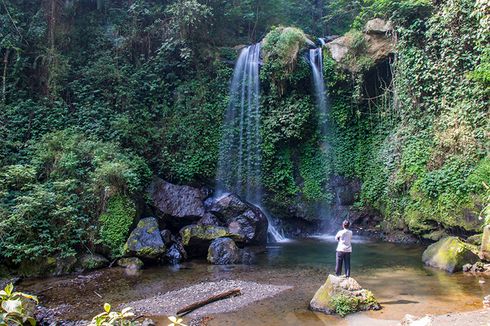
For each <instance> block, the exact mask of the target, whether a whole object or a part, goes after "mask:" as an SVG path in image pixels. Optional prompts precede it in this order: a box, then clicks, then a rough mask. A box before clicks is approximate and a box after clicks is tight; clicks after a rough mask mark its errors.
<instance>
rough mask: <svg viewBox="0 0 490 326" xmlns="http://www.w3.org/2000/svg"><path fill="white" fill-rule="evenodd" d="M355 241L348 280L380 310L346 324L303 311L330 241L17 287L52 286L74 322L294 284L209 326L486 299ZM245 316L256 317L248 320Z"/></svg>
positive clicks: (327, 262) (466, 279)
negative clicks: (168, 299) (215, 288)
mask: <svg viewBox="0 0 490 326" xmlns="http://www.w3.org/2000/svg"><path fill="white" fill-rule="evenodd" d="M357 240H359V241H356V242H355V243H354V244H353V254H352V276H353V277H354V278H356V279H357V280H358V281H359V282H360V283H361V285H362V286H364V287H366V288H368V289H370V290H372V291H373V293H374V294H375V296H376V297H377V298H378V300H379V301H380V302H382V303H383V309H382V310H381V311H376V312H365V313H360V314H355V315H354V316H351V317H348V318H346V319H340V318H338V317H332V316H325V315H323V314H319V313H313V312H310V311H308V310H307V307H308V303H309V300H310V299H311V298H312V296H313V294H314V293H315V291H316V290H317V289H318V287H319V286H320V285H321V284H322V283H323V282H324V281H325V279H326V277H327V275H328V274H329V273H332V272H333V270H334V264H335V247H336V243H335V242H332V241H328V239H327V240H326V239H321V238H320V239H318V238H315V239H307V240H297V241H293V242H289V243H281V244H274V245H270V246H267V247H266V248H265V249H262V250H259V251H257V253H256V255H257V257H256V263H255V264H253V265H233V266H213V265H208V264H206V263H205V262H204V261H192V262H188V263H185V264H182V265H180V266H178V267H175V266H174V267H170V266H162V267H153V268H150V269H146V270H144V271H142V272H141V273H140V274H139V275H134V276H132V275H126V274H125V273H124V270H123V269H119V268H112V269H107V270H104V271H101V272H95V274H94V273H92V274H90V275H93V276H94V277H93V279H90V280H89V281H82V282H80V281H79V278H76V277H64V278H52V279H44V280H27V281H24V282H23V283H22V284H21V289H22V290H26V291H31V292H36V293H39V292H40V291H42V290H43V289H47V288H50V289H49V290H48V291H45V292H44V293H43V294H42V297H41V299H42V301H43V302H44V303H45V304H46V305H48V306H51V307H54V306H58V305H60V304H61V303H63V302H67V303H68V308H67V310H66V311H65V312H64V315H65V316H68V317H69V318H73V319H76V318H80V317H81V318H89V317H90V316H91V315H93V314H94V313H96V312H100V307H101V306H102V304H103V303H104V302H110V303H112V304H113V305H119V304H124V303H125V302H129V301H133V300H138V299H143V298H146V297H150V296H154V295H156V294H158V293H165V292H167V291H172V290H176V289H179V288H182V287H185V286H188V285H191V284H195V283H198V282H204V281H217V280H221V279H240V280H245V281H255V282H258V283H271V284H277V285H292V286H294V288H293V289H292V290H289V291H286V292H284V293H282V294H280V295H278V296H276V297H274V298H271V299H267V300H263V301H259V302H258V303H255V304H252V305H250V306H247V307H246V308H244V309H242V310H240V311H236V312H232V313H227V314H221V315H218V316H215V319H214V320H213V321H212V322H211V325H250V324H252V323H255V324H268V325H303V324H307V325H326V324H328V325H332V324H333V325H344V324H345V325H349V324H351V325H352V324H354V325H355V324H358V323H363V324H364V325H368V324H369V325H371V324H379V325H383V324H387V321H389V320H400V319H401V318H403V317H404V315H405V314H407V313H410V314H414V315H423V314H426V313H433V314H443V313H447V312H451V311H465V310H473V309H479V308H481V307H482V298H483V296H484V295H487V294H489V293H490V279H486V282H485V283H480V282H479V280H480V279H482V278H481V277H474V276H467V275H464V274H456V275H451V274H447V273H445V272H443V271H439V270H435V269H430V268H426V267H424V266H423V265H422V263H421V255H422V251H423V248H422V247H419V246H402V245H395V244H389V243H378V242H369V241H361V240H362V239H357ZM95 292H97V293H98V294H100V295H101V296H102V298H99V297H98V296H97V295H96V294H94V293H95ZM250 316H254V319H253V320H252V321H251V319H250ZM359 318H361V319H362V321H360V320H359Z"/></svg>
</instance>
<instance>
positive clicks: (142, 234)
mask: <svg viewBox="0 0 490 326" xmlns="http://www.w3.org/2000/svg"><path fill="white" fill-rule="evenodd" d="M124 252H125V254H127V255H131V256H137V257H140V258H146V259H156V258H158V257H160V256H163V254H165V243H164V242H163V239H162V235H161V234H160V230H159V229H158V222H157V220H156V219H155V218H154V217H147V218H144V219H141V220H140V221H139V222H138V226H137V227H136V229H134V230H133V232H131V234H130V235H129V238H128V241H127V242H126V245H125V246H124Z"/></svg>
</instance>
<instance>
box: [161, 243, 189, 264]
mask: <svg viewBox="0 0 490 326" xmlns="http://www.w3.org/2000/svg"><path fill="white" fill-rule="evenodd" d="M165 257H166V258H167V260H168V262H169V263H170V264H172V265H176V264H179V263H180V262H181V261H183V260H186V259H187V252H186V251H185V249H184V246H183V245H182V243H180V242H176V243H174V244H172V245H171V246H170V248H169V249H168V251H167V253H166V254H165Z"/></svg>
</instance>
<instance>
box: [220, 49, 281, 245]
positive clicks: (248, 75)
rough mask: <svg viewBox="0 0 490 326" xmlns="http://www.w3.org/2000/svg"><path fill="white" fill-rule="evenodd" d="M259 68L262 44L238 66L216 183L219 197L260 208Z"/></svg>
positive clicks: (278, 237)
mask: <svg viewBox="0 0 490 326" xmlns="http://www.w3.org/2000/svg"><path fill="white" fill-rule="evenodd" d="M259 64H260V43H257V44H253V45H250V46H247V47H246V48H244V49H243V50H242V51H241V53H240V56H239V57H238V61H237V62H236V65H235V70H234V71H233V78H232V81H231V86H230V100H229V104H228V109H227V112H226V115H225V121H224V124H223V138H222V140H221V143H220V152H219V154H220V156H219V162H218V173H217V180H216V188H217V195H218V196H219V195H221V194H224V193H226V192H230V191H231V192H234V193H236V194H238V195H240V196H241V197H242V198H244V199H245V200H246V201H248V202H250V203H252V204H254V205H256V206H258V207H260V206H261V204H262V184H261V178H262V153H261V143H262V140H261V137H260V89H259ZM262 210H263V209H262ZM263 211H264V210H263ZM264 213H265V214H266V216H267V219H268V221H269V234H270V235H271V236H272V238H273V239H274V240H275V241H277V242H280V241H284V240H285V238H284V236H282V235H281V233H280V232H278V231H277V229H276V228H275V227H274V225H273V224H272V219H271V218H270V217H269V216H268V214H267V213H266V212H265V211H264Z"/></svg>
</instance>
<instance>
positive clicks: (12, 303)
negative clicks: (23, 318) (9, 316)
mask: <svg viewBox="0 0 490 326" xmlns="http://www.w3.org/2000/svg"><path fill="white" fill-rule="evenodd" d="M2 309H3V310H5V312H7V313H19V314H20V313H22V301H20V300H5V301H3V302H2Z"/></svg>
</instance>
